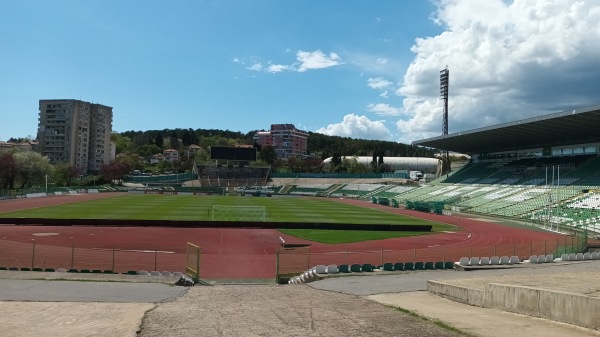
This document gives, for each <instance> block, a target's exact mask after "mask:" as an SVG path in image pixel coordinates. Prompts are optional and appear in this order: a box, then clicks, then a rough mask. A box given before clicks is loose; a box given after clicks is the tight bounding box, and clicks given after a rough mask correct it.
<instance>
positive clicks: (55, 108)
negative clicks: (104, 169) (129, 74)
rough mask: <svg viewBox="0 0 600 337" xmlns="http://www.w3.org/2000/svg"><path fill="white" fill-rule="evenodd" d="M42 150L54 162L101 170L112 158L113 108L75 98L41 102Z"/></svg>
mask: <svg viewBox="0 0 600 337" xmlns="http://www.w3.org/2000/svg"><path fill="white" fill-rule="evenodd" d="M39 110H40V116H39V126H38V135H37V140H38V142H39V146H38V148H39V151H40V153H41V154H42V155H44V156H47V157H48V159H49V160H50V162H51V163H53V164H57V163H69V164H71V165H74V166H75V167H78V168H79V169H80V170H81V172H93V171H99V170H100V167H101V166H102V165H103V164H106V163H108V162H109V161H110V160H111V159H112V155H111V153H112V151H111V142H110V135H111V133H112V107H109V106H106V105H101V104H95V103H89V102H84V101H79V100H74V99H51V100H40V101H39Z"/></svg>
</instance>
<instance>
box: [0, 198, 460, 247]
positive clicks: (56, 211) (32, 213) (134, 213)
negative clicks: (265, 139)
mask: <svg viewBox="0 0 600 337" xmlns="http://www.w3.org/2000/svg"><path fill="white" fill-rule="evenodd" d="M215 205H216V206H217V208H220V207H219V206H238V207H239V206H246V207H247V206H250V207H255V208H258V209H263V210H264V213H263V214H264V221H268V222H306V223H344V224H348V225H349V226H351V225H352V224H373V225H409V224H410V225H431V226H432V233H435V232H440V231H447V230H452V228H453V227H451V226H449V225H446V224H442V223H436V222H430V221H427V220H423V219H418V218H412V217H406V216H402V215H398V214H393V213H390V212H385V211H382V210H377V209H369V208H364V207H356V206H353V205H348V204H344V203H340V202H336V201H333V200H328V199H325V198H319V199H317V198H288V197H273V198H265V197H234V196H191V195H143V194H127V195H122V196H118V197H114V198H106V199H97V200H90V201H85V202H77V203H72V204H66V205H59V206H47V207H40V208H35V209H28V210H23V211H14V212H5V213H0V217H10V218H18V217H26V218H54V219H123V220H182V221H186V220H187V221H192V220H193V221H210V220H213V216H214V214H213V212H215V210H214V207H213V206H215ZM227 220H232V221H236V219H235V214H233V215H230V218H228V219H227ZM240 221H243V220H242V219H240ZM281 231H282V232H283V233H286V234H289V235H292V236H297V237H301V238H304V239H307V240H312V241H319V242H325V243H342V242H355V241H365V240H379V239H385V238H392V237H403V236H411V235H423V234H426V233H423V232H398V231H393V232H392V231H351V230H348V231H343V230H335V231H332V230H308V229H300V230H296V229H294V230H292V229H287V230H281ZM333 234H335V235H333Z"/></svg>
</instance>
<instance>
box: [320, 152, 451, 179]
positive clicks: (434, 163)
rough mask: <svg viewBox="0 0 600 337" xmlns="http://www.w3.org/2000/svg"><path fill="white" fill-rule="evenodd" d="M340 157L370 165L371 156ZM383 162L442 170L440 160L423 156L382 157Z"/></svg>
mask: <svg viewBox="0 0 600 337" xmlns="http://www.w3.org/2000/svg"><path fill="white" fill-rule="evenodd" d="M331 159H332V157H329V158H326V159H325V160H323V165H330V164H331ZM342 159H356V161H357V162H358V163H359V164H363V165H366V166H367V167H368V166H370V165H371V162H372V161H373V157H372V156H352V157H349V156H343V157H342ZM383 163H384V164H386V165H389V166H390V167H391V168H392V169H393V170H407V171H421V172H423V173H430V174H435V175H436V176H439V175H440V173H441V170H442V160H441V159H437V158H424V157H383Z"/></svg>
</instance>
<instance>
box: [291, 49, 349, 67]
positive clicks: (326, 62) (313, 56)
mask: <svg viewBox="0 0 600 337" xmlns="http://www.w3.org/2000/svg"><path fill="white" fill-rule="evenodd" d="M296 58H297V59H298V61H299V62H300V66H299V67H298V72H304V71H306V70H309V69H323V68H329V67H333V66H337V65H339V64H340V63H341V59H340V57H339V56H338V54H336V53H329V55H325V54H323V52H322V51H320V50H316V51H314V52H307V51H301V50H300V51H298V53H297V54H296Z"/></svg>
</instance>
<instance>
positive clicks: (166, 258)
mask: <svg viewBox="0 0 600 337" xmlns="http://www.w3.org/2000/svg"><path fill="white" fill-rule="evenodd" d="M181 250H182V247H179V248H178V249H165V248H161V249H148V248H143V247H139V248H137V249H136V248H128V249H119V248H116V247H106V248H89V247H88V248H84V247H77V245H76V244H73V245H72V246H71V247H59V246H51V245H45V244H39V243H36V242H35V241H33V242H31V243H28V242H15V241H6V240H2V241H0V269H9V270H36V271H38V270H39V271H43V270H49V269H54V270H56V269H59V268H64V269H66V270H76V271H84V272H85V271H90V272H91V271H95V272H98V271H101V272H109V271H110V272H114V273H127V272H130V271H140V270H147V271H182V272H183V271H185V270H186V254H185V252H182V251H181Z"/></svg>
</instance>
